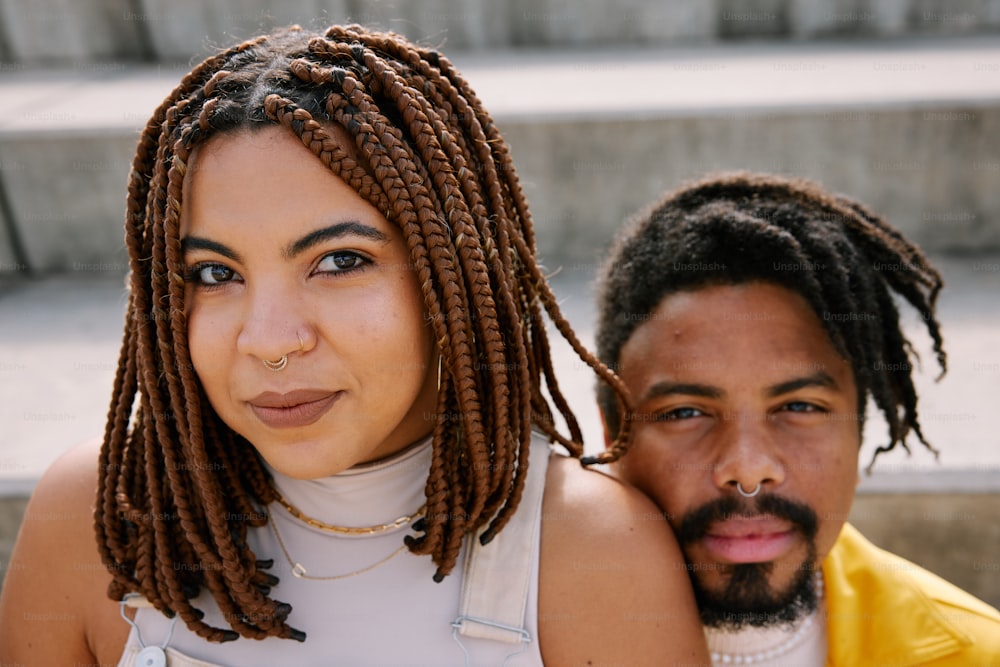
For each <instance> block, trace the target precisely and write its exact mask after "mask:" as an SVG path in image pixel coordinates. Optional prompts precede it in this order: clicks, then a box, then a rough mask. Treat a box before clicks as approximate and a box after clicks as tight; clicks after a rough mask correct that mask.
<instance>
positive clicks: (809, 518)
mask: <svg viewBox="0 0 1000 667" xmlns="http://www.w3.org/2000/svg"><path fill="white" fill-rule="evenodd" d="M941 284H942V283H941V279H940V276H939V274H938V273H937V272H936V271H935V270H934V269H933V267H931V266H930V265H929V263H928V262H927V259H926V258H925V257H924V255H923V254H922V253H921V251H920V250H919V249H918V248H917V247H916V246H914V245H913V244H911V243H909V242H908V241H906V240H905V239H904V238H903V237H902V236H901V235H900V234H899V233H898V232H897V231H895V230H894V229H892V228H891V227H890V226H889V225H888V224H886V223H885V222H884V221H883V220H882V219H881V218H879V217H878V216H876V215H875V214H873V213H872V212H870V211H868V210H867V209H865V208H864V207H863V206H861V205H860V204H858V203H856V202H853V201H851V200H849V199H846V198H843V197H839V196H835V195H831V194H829V193H826V192H824V191H822V190H820V189H819V188H818V187H817V186H815V185H814V184H811V183H807V182H803V181H794V180H787V179H783V178H778V177H772V176H765V175H751V174H737V175H730V176H723V177H719V178H715V179H711V180H707V181H703V182H700V183H697V184H694V185H692V186H689V187H686V188H684V189H682V190H679V191H677V192H675V193H673V194H671V195H669V196H667V197H666V198H665V199H663V200H661V201H660V202H658V203H657V204H656V205H655V206H654V207H653V208H652V209H651V210H649V211H647V212H646V213H645V214H644V215H642V216H641V217H640V219H638V220H637V221H636V222H635V223H634V225H633V226H632V227H631V228H630V231H629V232H628V233H627V234H626V235H625V236H624V237H623V238H622V239H620V241H619V242H618V244H617V245H616V247H615V249H614V251H613V253H612V256H611V258H610V261H609V262H608V264H607V266H606V269H605V274H604V276H603V282H602V286H601V290H602V293H601V297H600V321H599V325H598V334H597V338H598V352H599V355H600V357H601V359H602V360H603V361H604V362H605V363H607V364H609V365H610V366H611V367H613V368H615V369H616V370H617V371H618V373H619V375H620V376H621V378H622V380H623V381H624V383H625V385H626V386H627V387H628V389H629V390H630V392H631V394H632V397H633V401H634V406H633V407H634V411H633V412H631V413H629V414H628V415H623V414H621V412H620V411H621V408H620V406H619V405H618V404H617V403H616V402H615V401H614V399H613V395H612V394H611V392H610V391H608V390H607V389H606V388H602V390H601V391H602V393H601V394H600V396H599V400H600V404H601V411H602V415H603V418H604V423H605V430H606V434H607V435H608V436H609V437H611V436H614V435H616V434H618V433H619V432H620V430H621V429H623V428H630V429H631V430H632V443H633V444H632V446H631V450H630V452H629V455H628V456H627V457H625V458H624V459H622V462H621V464H620V468H619V470H620V474H621V475H622V476H623V477H624V478H625V479H626V480H627V481H629V482H631V483H632V484H634V485H635V486H637V487H639V488H640V489H641V490H643V491H644V492H645V493H647V494H648V495H649V496H650V497H652V498H653V500H654V501H656V502H657V504H658V505H659V506H660V508H661V509H662V510H663V511H664V513H665V514H666V515H667V517H668V519H669V521H670V522H671V524H672V526H673V528H674V529H675V530H676V531H677V535H678V538H679V540H680V543H681V547H682V549H683V550H684V553H685V556H686V560H687V566H688V569H689V574H690V576H691V580H692V583H693V584H694V587H695V595H696V598H697V600H698V605H699V609H700V611H701V615H702V622H703V624H704V626H705V629H706V634H707V636H708V639H709V647H710V649H711V650H712V652H713V656H712V657H713V661H714V662H715V663H716V664H765V665H772V664H773V665H778V664H784V665H824V664H826V665H836V666H839V665H878V664H881V665H916V664H921V665H963V666H968V665H1000V613H998V612H997V610H995V609H993V608H992V607H990V606H989V605H987V604H985V603H984V602H981V601H979V600H977V599H976V598H974V597H972V596H971V595H969V594H967V593H965V592H963V591H961V590H959V589H957V588H956V587H954V586H952V585H951V584H949V583H947V582H945V581H943V580H942V579H940V578H938V577H936V576H935V575H933V574H931V573H929V572H927V571H926V570H923V569H921V568H919V567H917V566H916V565H914V564H912V563H909V562H907V561H905V560H903V559H901V558H899V557H897V556H894V555H892V554H889V553H887V552H884V551H882V550H880V549H878V548H876V547H875V546H873V545H872V544H871V543H869V542H868V541H866V540H865V539H864V538H863V537H862V536H861V535H860V534H859V533H858V532H857V531H856V530H855V529H854V528H852V527H851V526H850V525H847V524H845V523H844V518H845V517H846V516H847V514H848V512H849V510H850V507H851V502H852V500H853V497H854V491H855V487H856V484H857V481H858V452H859V448H860V445H861V432H862V424H863V421H864V416H865V415H864V413H865V405H866V403H867V401H868V399H869V397H870V398H872V399H873V401H874V404H875V405H876V406H877V408H878V409H879V410H880V411H881V412H882V414H883V415H884V416H885V418H886V420H887V422H888V424H889V442H888V444H887V445H886V446H884V447H881V448H880V449H879V452H882V451H886V450H889V449H892V448H894V447H895V446H896V445H897V444H903V445H904V446H905V439H906V438H907V437H908V436H915V438H916V439H917V440H919V441H920V442H922V443H923V444H924V445H925V446H927V447H930V445H929V444H927V442H926V441H925V440H924V436H923V434H922V433H921V430H920V423H919V420H918V413H917V396H916V393H915V391H914V386H913V381H912V378H911V375H910V369H911V368H912V365H911V360H910V358H909V343H908V341H907V340H906V339H905V338H904V336H903V333H902V331H901V329H900V326H899V316H898V312H897V309H896V306H895V305H894V295H895V296H898V297H902V299H905V300H906V301H907V302H909V304H910V305H911V306H912V307H914V308H915V309H916V310H917V311H919V313H920V315H921V316H922V320H923V323H924V325H925V326H926V329H927V331H928V333H929V334H930V337H931V339H932V340H933V347H934V351H935V353H936V355H937V359H938V363H939V364H940V365H941V368H942V371H943V370H944V369H945V366H946V358H945V353H944V351H943V349H942V340H941V335H940V332H939V326H938V322H937V320H936V319H935V315H934V303H935V299H936V297H937V294H938V291H939V290H940V288H941ZM619 453H620V452H617V451H607V452H604V453H603V454H602V455H601V456H599V457H598V458H599V459H603V460H607V461H611V460H614V459H616V458H617V455H618V454H619Z"/></svg>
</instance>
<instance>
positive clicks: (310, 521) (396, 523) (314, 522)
mask: <svg viewBox="0 0 1000 667" xmlns="http://www.w3.org/2000/svg"><path fill="white" fill-rule="evenodd" d="M274 495H275V496H276V500H277V501H278V503H279V504H280V505H281V506H282V507H284V508H285V509H286V510H287V511H288V513H289V514H291V515H292V516H294V517H295V518H296V519H298V520H299V521H303V522H305V523H306V524H307V525H309V526H312V527H313V528H318V529H320V530H325V531H327V532H328V533H336V534H338V535H378V534H379V533H384V532H386V531H388V530H394V529H396V528H402V527H403V526H405V525H407V524H408V523H410V522H411V521H413V520H415V519H417V518H419V517H421V516H423V514H424V510H425V509H426V508H427V504H426V503H424V504H423V505H421V506H420V508H419V509H417V511H416V512H414V513H413V514H410V515H408V516H401V517H399V518H398V519H395V520H393V521H390V522H389V523H382V524H379V525H377V526H359V527H354V526H335V525H333V524H331V523H323V522H322V521H320V520H319V519H314V518H312V517H311V516H306V515H305V514H304V513H303V512H302V510H300V509H299V508H298V507H296V506H295V505H293V504H291V503H290V502H288V501H287V500H285V498H284V496H282V495H281V494H280V493H279V492H278V490H277V489H274ZM279 541H280V540H279Z"/></svg>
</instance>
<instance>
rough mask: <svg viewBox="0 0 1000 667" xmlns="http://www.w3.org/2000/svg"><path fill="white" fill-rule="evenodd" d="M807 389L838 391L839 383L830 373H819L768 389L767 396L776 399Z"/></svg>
mask: <svg viewBox="0 0 1000 667" xmlns="http://www.w3.org/2000/svg"><path fill="white" fill-rule="evenodd" d="M805 387H825V388H827V389H836V388H837V381H836V380H834V379H833V377H832V376H831V375H830V374H829V373H825V372H823V371H819V372H816V373H813V374H812V375H807V376H805V377H801V378H795V379H794V380H789V381H787V382H782V383H780V384H776V385H774V386H772V387H768V389H767V395H768V396H770V397H771V398H774V397H776V396H781V395H782V394H788V393H790V392H793V391H795V390H797V389H803V388H805Z"/></svg>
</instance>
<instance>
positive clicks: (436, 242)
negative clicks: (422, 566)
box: [95, 26, 628, 641]
mask: <svg viewBox="0 0 1000 667" xmlns="http://www.w3.org/2000/svg"><path fill="white" fill-rule="evenodd" d="M275 124H278V125H281V126H283V127H285V128H287V130H288V131H289V132H291V133H293V134H294V135H295V136H297V137H298V138H299V139H300V140H301V141H302V143H303V145H304V146H306V147H307V148H309V149H310V150H311V151H312V152H313V153H314V154H315V155H316V157H317V159H319V160H321V161H322V162H323V163H324V164H325V165H327V166H328V167H329V168H330V170H331V172H333V173H334V174H336V175H337V176H339V177H341V178H342V179H343V180H344V181H345V182H346V183H348V184H349V185H350V186H351V187H353V188H354V189H355V190H356V191H357V192H358V193H359V194H361V196H362V197H364V198H365V199H366V200H367V201H369V202H370V203H372V204H373V205H374V206H375V207H376V208H378V209H379V211H381V212H382V213H383V215H385V216H386V218H387V219H388V220H390V221H391V222H393V223H395V224H397V225H398V226H399V228H400V229H401V231H402V233H403V237H404V240H405V242H406V245H407V247H408V250H409V253H410V258H411V261H412V266H413V269H414V271H415V273H416V275H417V279H418V281H419V283H420V285H421V289H422V292H423V297H424V305H425V309H426V316H427V318H428V320H429V324H430V326H431V327H432V328H433V332H434V336H435V338H436V340H437V343H438V347H439V349H440V353H441V357H442V366H443V373H442V377H441V387H440V390H439V395H438V404H437V410H438V419H437V421H436V423H435V425H434V428H433V432H432V440H433V445H432V447H433V454H432V464H431V470H430V474H429V477H428V480H427V485H426V496H427V510H426V516H425V518H424V519H423V520H421V521H420V522H419V525H417V526H415V527H416V528H418V529H419V531H420V532H421V533H422V534H421V535H419V536H418V537H410V538H407V545H408V547H409V549H410V551H412V552H413V553H416V554H428V555H430V556H431V558H432V560H433V562H434V563H435V565H436V566H437V570H436V574H435V579H437V580H440V579H441V578H443V577H444V576H446V575H447V574H449V573H450V572H451V571H452V569H453V568H454V566H455V562H456V559H457V557H458V554H459V551H460V549H461V546H462V541H463V538H464V537H465V536H466V535H467V534H470V533H472V532H474V531H477V530H483V533H482V535H481V537H480V540H481V541H482V542H483V543H484V544H485V543H487V542H489V540H491V539H492V538H493V536H494V535H496V534H497V533H498V532H499V531H500V530H501V529H502V528H503V527H504V525H505V524H506V523H507V522H508V521H509V519H510V517H511V515H512V513H513V512H514V511H515V510H516V509H517V505H518V501H519V499H520V497H521V494H522V491H523V488H524V480H525V472H526V470H527V466H528V449H529V444H530V437H531V430H532V427H533V426H534V427H536V428H538V429H539V430H541V431H542V432H544V433H545V434H547V435H548V436H549V437H550V438H551V439H552V440H553V441H556V442H559V443H561V444H562V445H564V446H565V447H566V448H567V449H568V450H569V452H570V453H571V454H572V455H574V456H577V457H579V456H581V454H582V436H581V433H580V429H579V426H578V425H577V422H576V420H575V418H574V416H573V414H572V412H571V411H570V409H569V407H568V405H567V403H566V401H565V399H564V397H563V395H562V393H561V391H560V389H559V385H558V384H557V382H556V379H555V376H554V374H553V371H552V364H551V360H550V354H549V343H548V338H547V336H546V333H545V320H544V319H543V311H544V313H545V314H547V316H548V317H549V318H550V319H551V320H552V322H553V323H554V325H555V326H556V328H557V329H558V331H559V332H560V333H561V334H562V335H563V336H564V337H565V338H566V339H567V340H568V341H569V343H570V344H571V346H572V347H573V349H574V350H575V351H576V353H577V354H579V355H580V357H581V358H582V359H584V360H585V361H586V362H587V363H588V364H590V365H591V366H592V367H593V368H594V370H595V371H596V372H597V373H598V375H599V376H600V377H602V378H603V379H604V380H605V381H606V382H608V383H610V384H611V385H612V386H613V387H614V388H615V390H616V392H617V393H618V395H619V396H620V400H621V401H623V405H625V404H626V403H627V400H628V399H627V394H626V390H625V389H624V387H623V386H622V385H621V383H620V381H619V380H618V379H617V377H616V376H614V374H612V373H611V372H610V371H608V369H607V368H606V367H605V366H604V365H603V364H601V363H600V362H599V361H597V360H596V358H594V356H593V355H591V354H590V353H589V352H587V351H586V350H585V349H584V348H583V347H582V346H581V344H580V343H579V341H578V340H577V338H576V336H575V335H574V334H573V331H572V329H571V328H570V326H569V324H568V323H567V322H566V320H565V319H564V318H563V317H562V315H561V314H560V312H559V309H558V307H557V305H556V301H555V298H554V296H553V294H552V292H551V291H550V289H549V287H548V285H547V284H546V282H545V279H544V276H543V275H542V272H541V270H540V268H539V266H538V265H537V263H536V261H535V249H534V236H533V232H532V222H531V216H530V214H529V212H528V208H527V204H526V202H525V198H524V195H523V194H522V191H521V188H520V185H519V183H518V180H517V175H516V173H515V171H514V168H513V165H512V163H511V159H510V156H509V153H508V150H507V146H506V144H505V143H504V142H503V140H502V138H501V136H500V134H499V132H498V131H497V129H496V127H495V126H494V124H493V121H492V119H491V118H490V116H489V115H488V114H487V112H486V111H485V110H484V109H483V107H482V104H481V103H480V102H479V100H478V99H477V98H476V96H475V94H474V93H473V92H472V90H471V89H470V88H469V86H468V85H467V84H466V82H465V81H464V80H463V79H462V78H461V76H460V75H459V74H458V72H456V71H455V69H454V68H453V67H452V65H451V64H450V63H449V62H448V60H447V59H445V58H444V57H443V56H441V55H440V54H438V53H436V52H434V51H432V50H425V49H422V48H418V47H416V46H414V45H413V44H410V43H408V42H407V41H405V40H404V39H403V38H401V37H399V36H398V35H395V34H391V33H377V32H370V31H367V30H366V29H364V28H362V27H360V26H347V27H340V26H335V27H332V28H330V29H329V30H328V31H327V32H326V33H325V34H320V33H310V32H307V31H305V30H302V29H300V28H298V27H293V28H290V29H286V30H281V31H277V32H275V33H273V34H271V35H265V36H262V37H258V38H256V39H254V40H251V41H248V42H245V43H243V44H240V45H239V46H236V47H234V48H231V49H229V50H227V51H224V52H222V53H219V54H217V55H216V56H214V57H212V58H209V59H208V60H206V61H205V62H203V63H202V64H200V65H198V66H197V67H195V68H194V69H193V70H192V71H191V72H190V73H189V74H188V75H187V76H185V77H184V79H183V80H182V81H181V83H180V84H179V85H178V86H177V88H176V89H175V90H174V91H173V92H172V93H171V94H170V95H169V96H168V97H167V99H166V100H165V101H164V102H163V103H162V104H161V105H160V107H159V108H158V109H157V110H156V112H155V113H154V114H153V117H152V118H151V119H150V120H149V122H148V123H147V125H146V127H145V129H144V131H143V132H142V136H141V138H140V140H139V144H138V148H137V151H136V156H135V159H134V161H133V163H132V172H131V175H130V181H129V192H128V202H127V213H126V243H127V245H128V250H129V256H130V269H131V277H130V281H131V284H130V287H131V290H130V296H129V304H128V316H127V319H126V323H125V335H124V342H123V344H122V351H121V357H120V363H119V368H118V372H117V375H116V378H115V384H114V396H113V399H112V403H111V409H110V412H109V418H108V426H107V429H106V433H105V438H104V445H103V448H102V450H101V461H100V464H101V475H100V484H99V489H98V501H97V509H96V512H95V520H96V526H97V534H98V543H99V549H100V552H101V556H102V559H103V561H104V563H105V565H106V566H107V567H108V568H109V570H110V571H111V573H112V574H113V576H114V581H113V583H112V584H111V586H110V589H109V591H108V594H109V596H110V597H111V598H113V599H116V600H117V599H120V598H122V597H123V596H124V595H125V594H126V593H128V592H138V593H141V594H142V595H144V596H145V597H146V598H147V599H148V600H149V601H150V602H151V603H152V604H153V605H154V606H155V607H156V608H157V609H159V610H160V611H161V612H163V613H165V614H167V615H170V616H173V615H174V614H178V615H179V616H180V618H181V619H183V621H184V622H185V623H186V624H187V626H188V627H189V628H190V629H191V630H192V631H194V632H196V633H197V634H199V635H201V636H202V637H205V638H207V639H209V640H213V641H227V640H233V639H237V638H238V637H240V636H243V637H250V638H258V639H259V638H264V637H268V636H277V637H284V638H292V639H297V640H300V641H301V640H303V639H305V635H304V634H303V633H302V632H301V631H298V630H296V629H294V628H292V627H291V626H290V625H289V624H288V623H287V620H288V617H289V613H290V612H291V607H290V606H289V605H287V604H285V603H282V602H279V601H278V600H276V599H274V598H272V597H270V592H271V587H273V586H274V585H275V584H277V583H278V581H277V579H276V578H275V577H274V576H273V575H270V574H268V573H267V571H266V570H267V569H268V568H269V567H270V565H271V563H270V562H269V561H266V560H258V559H257V554H255V553H254V552H253V551H252V550H251V549H250V548H249V546H248V544H247V532H248V529H249V528H251V527H261V526H264V525H265V524H266V522H267V516H266V513H264V512H262V511H261V509H260V508H262V507H264V506H266V505H267V504H268V503H270V502H272V501H273V500H274V499H275V493H274V490H273V488H272V486H271V483H270V480H269V476H268V474H267V472H266V470H265V468H264V466H263V464H262V462H261V460H260V458H259V457H258V456H257V455H256V453H255V451H254V449H253V447H252V445H251V444H250V443H248V442H247V441H246V440H244V439H243V438H242V437H241V436H239V435H237V434H235V433H234V432H233V431H232V430H230V429H229V428H228V427H227V426H226V424H225V423H223V422H222V421H221V420H220V418H219V417H218V416H217V415H216V413H215V412H214V410H213V409H212V407H211V406H210V405H209V403H208V400H207V398H206V396H205V393H204V392H203V390H202V388H201V385H200V383H199V381H198V377H197V375H196V373H195V371H194V368H193V366H192V364H191V358H190V354H189V351H188V344H187V328H186V318H185V312H184V291H185V284H184V278H183V275H184V264H183V259H182V257H181V250H180V240H179V238H178V229H179V219H180V212H181V208H182V203H183V199H182V191H183V190H182V186H183V183H184V177H185V174H186V172H187V169H188V166H189V161H190V159H191V156H192V152H193V151H194V149H195V148H196V147H197V146H198V145H200V144H201V143H203V142H204V141H205V140H206V139H207V138H208V137H210V136H213V135H217V134H221V133H227V132H234V131H237V130H240V131H252V130H253V129H254V128H259V127H267V126H273V125H275ZM331 126H339V127H341V128H343V129H344V130H346V131H347V133H348V134H349V135H350V136H351V137H352V138H353V140H354V146H351V147H342V146H340V145H339V144H338V143H337V141H335V140H334V139H333V137H332V134H331V132H330V129H329V128H330V127H331ZM543 378H544V384H545V387H546V390H547V392H548V395H549V396H550V397H551V399H552V401H553V402H554V404H555V406H556V409H557V410H558V412H559V414H560V415H561V417H562V419H563V420H564V421H565V423H566V426H567V428H568V430H569V435H568V436H564V435H562V434H560V433H559V432H558V430H557V428H556V422H555V417H554V414H553V411H552V409H551V408H550V406H549V403H548V400H547V399H546V397H545V395H544V394H543V392H542V383H543V380H542V379H543ZM625 438H627V433H623V434H622V436H621V439H620V442H618V443H616V447H618V448H623V445H622V443H623V442H624V441H625ZM204 588H207V589H208V591H209V592H210V593H211V595H212V597H213V598H214V599H215V601H216V602H217V603H218V606H219V607H220V609H221V611H222V613H223V615H224V618H225V619H226V621H227V622H228V623H229V625H230V628H215V627H212V626H209V625H208V624H206V623H204V622H203V621H202V620H201V619H202V617H203V613H202V611H201V610H199V609H197V608H195V607H194V606H192V604H191V599H192V598H193V597H194V596H196V595H197V594H198V593H199V592H200V591H201V590H203V589H204Z"/></svg>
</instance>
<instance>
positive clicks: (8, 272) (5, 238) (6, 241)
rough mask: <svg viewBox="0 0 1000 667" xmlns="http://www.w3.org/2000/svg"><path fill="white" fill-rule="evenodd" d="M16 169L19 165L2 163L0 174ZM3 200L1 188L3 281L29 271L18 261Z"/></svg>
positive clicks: (0, 275) (0, 273) (0, 265)
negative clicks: (5, 278) (6, 170)
mask: <svg viewBox="0 0 1000 667" xmlns="http://www.w3.org/2000/svg"><path fill="white" fill-rule="evenodd" d="M0 159H2V158H0ZM15 168H17V164H16V163H14V162H9V163H4V162H0V174H2V172H3V171H4V170H5V169H15ZM2 180H3V176H2V175H0V182H2ZM3 199H4V192H3V188H2V187H0V279H3V278H4V277H8V278H9V277H11V276H14V275H16V274H19V273H22V272H24V271H25V270H27V265H26V264H23V263H22V262H21V261H20V260H19V259H18V257H17V254H16V252H15V250H14V240H13V238H12V237H11V232H12V231H13V230H12V229H11V227H10V223H9V221H8V220H7V215H6V214H5V213H4V211H5V210H6V204H5V202H4V201H3Z"/></svg>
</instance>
